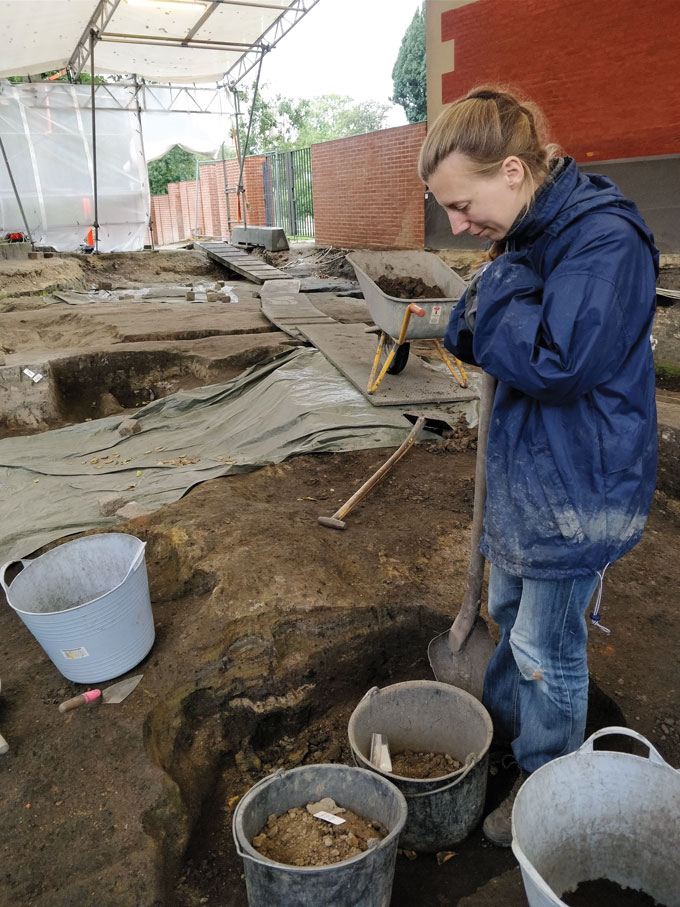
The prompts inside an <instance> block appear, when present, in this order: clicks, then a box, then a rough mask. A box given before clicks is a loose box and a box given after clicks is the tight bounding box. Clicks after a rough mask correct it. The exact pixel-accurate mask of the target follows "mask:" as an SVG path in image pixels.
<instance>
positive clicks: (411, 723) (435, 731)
mask: <svg viewBox="0 0 680 907" xmlns="http://www.w3.org/2000/svg"><path fill="white" fill-rule="evenodd" d="M347 733H348V736H349V742H350V746H351V747H352V753H353V754H354V759H355V761H356V762H357V764H358V765H361V766H364V767H365V768H368V769H370V770H371V771H373V772H378V773H379V774H381V775H382V776H383V777H384V778H387V779H389V780H390V781H391V782H392V783H393V784H396V786H397V787H398V788H399V790H400V791H401V792H402V793H403V794H404V796H405V797H406V802H407V803H408V819H407V820H406V825H405V827H404V830H403V832H402V834H401V838H400V839H399V846H400V847H403V848H405V849H407V850H416V851H423V852H429V853H432V852H436V851H439V850H446V849H447V848H450V847H452V846H453V845H454V844H457V843H458V842H459V841H462V840H463V839H464V838H466V837H467V836H468V835H469V834H470V832H471V831H472V829H473V828H474V827H475V825H477V824H478V822H479V821H480V819H481V818H482V812H483V810H484V800H485V798H486V782H487V777H488V763H489V747H490V745H491V737H492V734H493V728H492V724H491V718H490V717H489V713H488V712H487V710H486V709H485V708H484V706H483V705H482V704H481V702H479V701H478V700H477V699H475V697H474V696H471V695H470V694H469V693H466V692H465V690H461V689H459V688H458V687H454V686H451V685H450V684H448V683H438V682H437V681H435V680H411V681H408V682H406V683H395V684H393V685H392V686H389V687H384V688H383V689H382V690H380V689H378V687H373V688H372V689H371V690H369V691H368V693H366V695H365V696H364V698H363V699H362V700H361V702H359V704H358V705H357V707H356V708H355V709H354V711H353V712H352V715H351V717H350V719H349V725H348V728H347ZM374 733H375V734H384V735H385V736H386V737H387V742H388V745H389V748H390V752H391V753H398V752H400V751H403V750H412V751H414V752H430V753H449V754H450V755H452V756H453V757H454V758H455V759H457V760H458V761H459V762H461V763H462V765H463V767H462V768H461V769H459V770H458V771H455V772H452V773H451V774H449V775H444V776H443V777H441V778H435V779H432V780H418V779H414V778H404V777H402V776H400V775H395V774H392V773H390V772H384V771H379V770H378V769H376V768H374V767H373V766H372V765H371V762H370V751H371V735H372V734H374Z"/></svg>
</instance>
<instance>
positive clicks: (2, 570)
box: [0, 557, 32, 601]
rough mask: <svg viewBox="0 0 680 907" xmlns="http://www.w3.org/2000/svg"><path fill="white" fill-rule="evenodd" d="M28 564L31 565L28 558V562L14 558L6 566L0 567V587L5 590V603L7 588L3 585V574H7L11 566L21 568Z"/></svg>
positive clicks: (7, 593)
mask: <svg viewBox="0 0 680 907" xmlns="http://www.w3.org/2000/svg"><path fill="white" fill-rule="evenodd" d="M30 563H32V561H31V559H30V558H29V559H28V560H26V559H23V558H20V557H18V558H15V559H14V560H13V561H7V563H6V564H3V565H2V567H0V586H2V588H3V589H4V590H5V595H6V596H7V601H9V586H7V585H6V584H5V573H6V572H7V568H8V567H11V566H12V564H21V566H22V567H28V565H29V564H30Z"/></svg>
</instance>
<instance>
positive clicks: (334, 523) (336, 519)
mask: <svg viewBox="0 0 680 907" xmlns="http://www.w3.org/2000/svg"><path fill="white" fill-rule="evenodd" d="M424 424H425V416H418V418H417V419H416V423H415V425H414V426H413V428H412V429H411V431H410V433H409V436H408V438H407V439H406V440H405V441H404V443H403V444H402V445H401V447H399V448H397V450H395V451H394V453H393V454H392V456H391V457H390V458H389V460H386V461H385V462H384V463H383V465H382V466H381V467H380V469H378V470H377V471H376V472H374V473H373V475H372V476H371V478H370V479H368V481H366V482H364V484H363V485H362V486H361V488H360V489H359V490H358V491H355V492H354V494H353V495H352V497H351V498H350V499H349V500H348V501H346V502H345V503H344V504H343V505H342V507H341V508H340V509H339V510H336V512H335V513H334V514H333V516H320V517H318V520H319V522H320V523H321V525H322V526H327V527H328V528H329V529H344V528H345V526H346V524H345V523H344V522H343V518H344V517H346V516H347V514H348V513H349V512H350V510H351V509H352V508H353V507H354V505H355V504H358V503H359V501H360V500H361V499H362V498H363V497H365V496H366V495H367V494H368V492H369V491H370V490H371V488H373V487H374V486H375V485H377V484H378V482H379V481H380V480H381V479H382V477H383V476H384V475H386V474H387V473H388V472H389V471H390V469H392V467H393V466H394V464H395V463H396V462H397V461H398V460H401V458H402V457H403V456H404V454H406V453H408V451H409V450H410V449H411V448H412V447H413V445H414V444H415V442H416V439H417V437H418V434H419V432H420V431H421V429H422V427H423V425H424Z"/></svg>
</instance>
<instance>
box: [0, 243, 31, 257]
mask: <svg viewBox="0 0 680 907" xmlns="http://www.w3.org/2000/svg"><path fill="white" fill-rule="evenodd" d="M31 248H32V247H31V244H30V242H0V259H3V258H23V259H26V258H28V253H29V252H30V251H31Z"/></svg>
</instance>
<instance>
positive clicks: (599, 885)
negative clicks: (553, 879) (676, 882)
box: [562, 879, 664, 907]
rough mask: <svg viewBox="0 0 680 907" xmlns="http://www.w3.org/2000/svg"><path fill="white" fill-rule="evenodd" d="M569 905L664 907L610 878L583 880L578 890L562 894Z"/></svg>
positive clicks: (582, 906) (585, 906)
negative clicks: (611, 880) (591, 880)
mask: <svg viewBox="0 0 680 907" xmlns="http://www.w3.org/2000/svg"><path fill="white" fill-rule="evenodd" d="M562 900H563V901H564V903H565V904H568V905H569V907H592V905H593V904H597V907H664V905H663V904H659V902H658V901H655V900H654V898H653V897H650V896H649V895H648V894H645V892H644V891H638V890H637V889H635V888H622V887H621V885H617V884H616V882H610V881H609V879H596V880H595V881H593V882H581V884H580V885H579V886H578V888H577V889H576V891H573V892H567V893H565V894H563V895H562Z"/></svg>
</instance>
